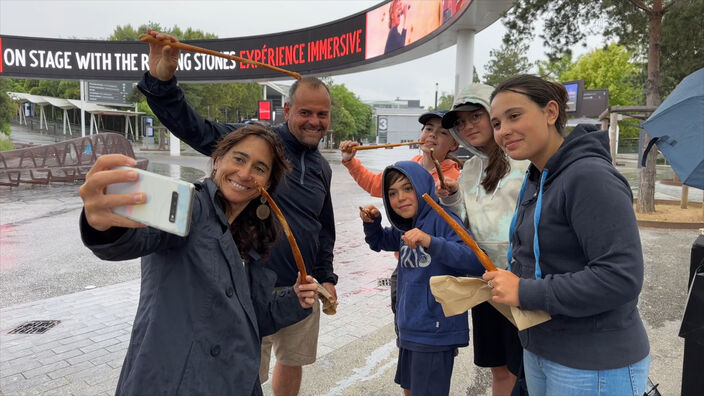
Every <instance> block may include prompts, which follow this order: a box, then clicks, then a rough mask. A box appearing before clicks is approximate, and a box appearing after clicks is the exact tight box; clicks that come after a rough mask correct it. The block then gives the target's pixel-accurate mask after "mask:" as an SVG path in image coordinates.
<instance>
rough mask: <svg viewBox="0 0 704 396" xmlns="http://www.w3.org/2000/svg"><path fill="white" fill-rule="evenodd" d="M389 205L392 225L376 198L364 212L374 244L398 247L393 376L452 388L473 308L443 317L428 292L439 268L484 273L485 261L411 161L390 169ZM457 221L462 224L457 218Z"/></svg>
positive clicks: (425, 388) (413, 384)
mask: <svg viewBox="0 0 704 396" xmlns="http://www.w3.org/2000/svg"><path fill="white" fill-rule="evenodd" d="M382 191H383V199H384V207H385V208H386V214H387V216H388V217H389V222H390V223H391V225H392V227H386V228H382V226H381V213H380V212H379V210H378V209H377V208H375V207H374V206H372V205H370V206H367V207H366V208H363V210H362V211H361V213H360V217H361V218H362V220H363V221H364V234H365V235H366V238H365V240H366V241H367V243H368V244H369V247H370V248H371V249H372V250H375V251H380V250H385V251H398V252H399V260H398V299H397V303H396V304H397V306H396V315H397V322H398V329H399V358H398V365H397V368H396V377H395V382H396V383H397V384H399V385H401V387H402V388H403V389H404V392H406V394H409V393H410V394H414V395H447V394H448V393H449V392H450V378H451V376H452V367H453V364H454V358H455V356H456V355H457V348H458V347H464V346H467V345H468V342H469V326H468V325H467V313H466V312H465V313H463V314H461V315H455V316H451V317H449V318H447V317H445V315H444V314H443V312H442V307H441V306H440V304H439V303H437V302H436V301H435V298H434V297H433V295H432V294H431V293H430V277H431V276H435V275H453V276H467V275H475V276H479V275H481V274H482V273H483V272H484V268H483V267H482V265H481V264H480V263H479V260H478V259H477V257H476V256H475V255H474V253H473V252H472V251H471V249H470V248H469V247H467V245H465V244H464V242H462V240H461V239H460V238H459V236H457V234H455V232H454V231H453V230H452V228H450V226H449V225H448V224H447V223H446V222H445V221H444V220H443V219H442V217H440V216H439V215H438V214H437V213H435V211H433V209H432V208H431V207H430V206H429V205H428V204H427V203H426V202H425V200H423V198H422V195H423V194H424V193H427V194H428V195H430V197H432V198H433V200H435V201H436V202H437V201H438V198H437V196H436V195H435V183H434V180H433V177H432V176H431V175H430V173H428V171H426V170H425V169H423V167H422V166H420V165H419V164H417V163H415V162H411V161H401V162H397V163H396V164H395V165H392V166H389V167H387V168H386V169H385V170H384V176H383V181H382ZM457 222H458V223H459V224H462V222H461V221H459V219H457Z"/></svg>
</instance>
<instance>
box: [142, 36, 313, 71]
mask: <svg viewBox="0 0 704 396" xmlns="http://www.w3.org/2000/svg"><path fill="white" fill-rule="evenodd" d="M139 41H142V42H145V43H151V44H159V45H168V46H171V47H174V48H178V49H180V50H185V51H191V52H199V53H201V54H207V55H212V56H217V57H220V58H225V59H230V60H233V61H235V62H242V63H249V64H250V65H257V66H261V67H265V68H267V69H270V70H273V71H277V72H279V73H284V74H288V75H289V76H291V77H293V78H295V79H296V80H300V79H301V75H300V74H298V73H296V72H292V71H289V70H286V69H282V68H280V67H276V66H273V65H270V64H268V63H263V62H257V61H255V60H251V59H247V58H242V57H240V56H235V55H227V54H223V53H222V52H218V51H213V50H210V49H207V48H201V47H197V46H195V45H191V44H185V43H182V42H180V41H169V40H158V39H156V38H155V37H154V36H152V35H150V34H146V33H145V34H142V35H140V36H139Z"/></svg>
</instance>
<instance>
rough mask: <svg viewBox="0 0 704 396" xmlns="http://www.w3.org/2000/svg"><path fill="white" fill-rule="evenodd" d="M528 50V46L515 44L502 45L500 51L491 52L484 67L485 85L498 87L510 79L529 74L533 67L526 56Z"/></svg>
mask: <svg viewBox="0 0 704 396" xmlns="http://www.w3.org/2000/svg"><path fill="white" fill-rule="evenodd" d="M527 50H528V46H527V45H525V44H516V43H514V44H512V45H507V44H502V45H501V48H499V49H498V50H496V49H493V50H491V51H489V62H487V64H486V65H485V66H484V69H485V70H486V74H485V75H484V83H485V84H488V85H491V86H497V85H498V84H499V83H501V82H502V81H504V80H506V79H507V78H509V77H513V76H515V75H517V74H523V73H527V72H528V70H529V69H530V66H531V64H530V62H529V61H528V58H527V57H526V56H525V53H526V52H527Z"/></svg>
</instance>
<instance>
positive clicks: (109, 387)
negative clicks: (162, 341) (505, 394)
mask: <svg viewBox="0 0 704 396" xmlns="http://www.w3.org/2000/svg"><path fill="white" fill-rule="evenodd" d="M35 135H36V133H35V134H32V132H25V133H24V134H23V133H18V134H17V137H18V138H22V139H25V140H30V139H32V140H34V141H37V140H41V139H42V135H37V136H35ZM14 136H15V135H14V132H13V138H14ZM45 137H46V139H54V138H55V137H52V136H45ZM30 141H31V140H30ZM47 142H49V141H47ZM136 151H137V155H138V156H141V157H146V158H149V160H150V170H152V171H155V172H158V173H161V174H166V175H170V176H172V177H179V178H182V179H184V180H188V181H194V180H196V179H199V178H201V177H203V176H204V175H206V174H208V173H209V171H210V166H209V160H208V159H207V158H205V157H203V156H200V155H191V154H192V152H191V151H190V150H186V152H184V155H182V156H180V157H170V156H168V153H158V152H146V151H140V150H139V148H138V147H137V148H136ZM417 153H418V151H417V150H411V149H408V148H403V147H401V148H396V149H393V150H374V151H365V152H359V153H358V155H359V158H360V159H361V160H362V162H363V163H364V164H365V165H367V166H368V167H369V168H371V169H374V170H377V171H381V170H382V169H383V168H384V167H385V166H386V165H387V164H389V163H392V162H394V161H397V160H403V159H410V158H411V157H412V156H413V155H415V154H417ZM324 155H325V156H326V158H328V159H329V161H330V163H331V166H332V168H333V183H332V194H333V203H334V206H335V216H336V219H335V220H336V231H337V243H336V247H335V269H336V272H337V273H338V275H339V276H340V282H339V284H338V286H337V289H338V296H339V299H340V307H339V310H338V314H337V315H334V316H325V315H323V318H322V319H321V335H320V340H319V349H318V355H319V358H318V361H317V362H316V363H315V364H313V365H311V366H306V367H305V368H304V378H303V384H302V390H301V395H361V394H364V395H388V394H399V389H398V386H397V385H395V384H394V383H393V375H394V372H395V366H396V357H397V349H396V346H395V334H394V331H393V324H392V320H393V317H392V314H391V310H390V307H389V290H388V287H387V286H379V279H381V278H386V277H388V276H389V274H390V273H391V271H392V269H393V267H394V266H395V259H394V258H393V255H392V254H390V253H375V252H372V251H371V250H370V249H368V247H367V246H366V244H365V243H364V241H363V233H362V227H361V221H360V220H359V218H358V214H357V207H358V206H360V205H366V204H375V205H377V206H379V207H381V200H380V199H377V198H372V197H370V196H368V195H367V194H366V193H365V192H364V191H362V190H361V189H360V188H359V187H358V186H357V185H356V184H355V183H354V181H353V180H352V178H351V177H350V176H349V175H348V174H347V171H346V169H345V168H344V167H343V166H342V165H340V159H339V153H337V152H325V153H324ZM624 162H625V163H626V164H625V165H624V167H622V168H623V169H624V173H625V174H627V173H628V172H635V170H634V167H635V165H633V164H631V162H632V161H630V159H628V158H626V159H625V160H624ZM633 174H635V173H633ZM627 177H628V176H627ZM665 177H667V176H665ZM670 177H671V176H670ZM631 183H632V184H633V181H631ZM78 187H79V185H73V184H71V185H62V184H56V185H49V186H21V187H19V188H9V187H0V253H1V259H0V394H7V395H11V394H12V395H14V394H41V393H46V394H77V395H87V394H112V393H113V392H114V389H115V384H116V381H117V376H118V375H119V371H120V367H121V365H122V359H123V358H124V353H125V351H126V347H127V342H128V340H129V334H130V329H131V324H132V320H133V317H134V312H135V310H136V306H137V299H138V294H139V261H138V260H130V261H125V262H117V263H114V262H107V261H101V260H99V259H97V258H96V257H95V256H93V255H92V254H91V253H90V252H89V251H88V250H87V249H86V248H85V247H83V245H82V243H81V241H80V236H79V233H78V217H79V214H80V210H81V201H80V198H79V197H78V195H77V191H78ZM669 187H670V186H664V185H662V184H661V183H658V185H657V192H658V196H657V198H661V199H662V198H665V199H667V198H669V199H678V197H679V195H678V191H679V187H676V188H669ZM696 195H701V194H697V193H692V192H690V198H691V199H693V200H697V197H696ZM698 200H699V201H700V200H701V198H698ZM697 234H698V232H697V231H693V230H686V231H682V230H656V229H645V228H642V229H641V239H642V242H643V252H644V256H645V258H646V271H645V274H646V275H645V284H644V287H643V292H642V293H641V300H640V310H641V313H642V316H643V319H644V321H645V322H646V327H647V330H648V333H649V336H650V340H651V348H652V351H651V354H652V363H651V371H650V375H651V377H652V378H653V380H654V382H656V383H660V387H659V390H660V391H661V393H662V394H664V395H669V394H677V393H679V389H680V381H681V367H682V353H683V352H682V348H683V342H682V339H680V338H679V337H677V331H678V330H679V323H680V320H681V316H682V312H683V308H684V300H685V297H686V288H687V285H686V282H687V281H686V280H687V276H688V273H689V255H690V248H691V245H692V242H693V241H694V240H695V238H696V236H697ZM27 320H61V321H62V322H61V323H60V324H59V325H58V326H57V327H55V328H53V329H51V330H49V331H47V332H46V333H44V334H36V335H14V334H13V335H11V334H7V333H8V331H9V330H11V329H12V328H14V327H15V326H17V325H18V324H21V323H23V322H24V321H27ZM264 390H265V394H271V389H270V384H269V383H266V384H264ZM451 394H453V395H460V394H461V395H465V394H466V395H486V394H490V374H489V371H488V370H486V369H479V368H477V367H474V365H473V364H472V350H471V348H463V349H462V350H461V351H460V355H459V356H458V358H457V359H456V363H455V370H454V375H453V384H452V391H451Z"/></svg>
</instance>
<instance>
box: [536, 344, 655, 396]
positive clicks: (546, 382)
mask: <svg viewBox="0 0 704 396" xmlns="http://www.w3.org/2000/svg"><path fill="white" fill-rule="evenodd" d="M523 367H524V369H525V373H526V384H527V385H528V393H529V394H530V395H531V396H611V395H614V396H622V395H633V396H643V393H645V385H646V382H647V381H648V371H649V369H650V355H648V356H646V358H645V359H643V360H641V361H640V362H636V363H634V364H631V365H629V366H626V367H622V368H617V369H612V370H579V369H574V368H570V367H567V366H563V365H561V364H558V363H555V362H552V361H550V360H547V359H543V358H541V357H540V356H538V355H536V354H534V353H531V352H529V351H527V350H525V349H524V350H523Z"/></svg>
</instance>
